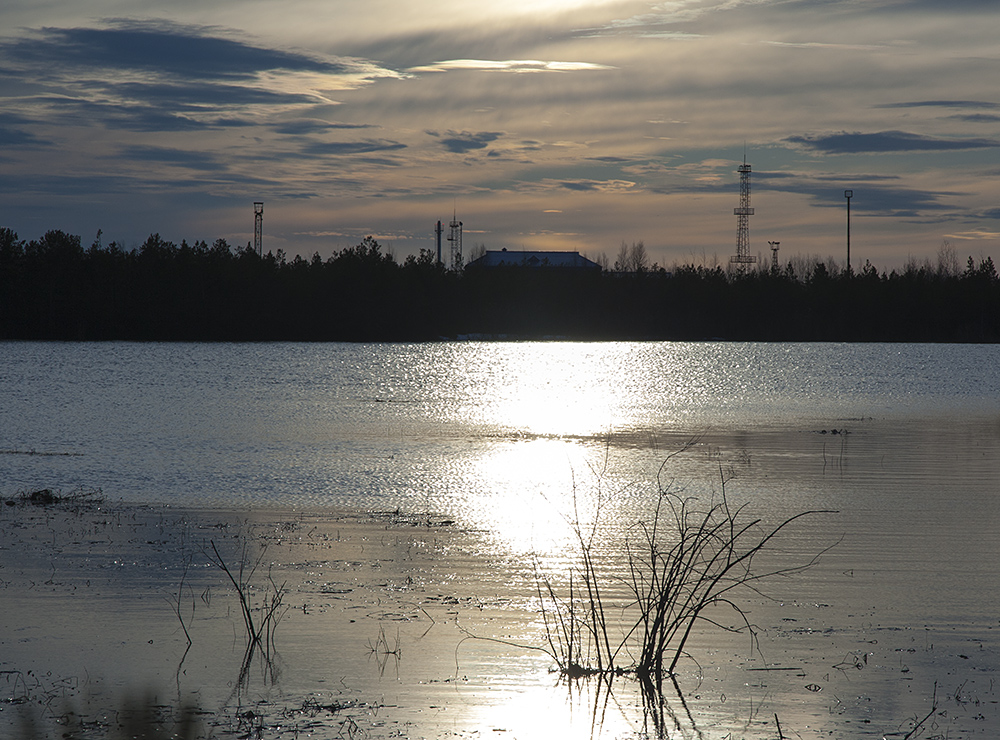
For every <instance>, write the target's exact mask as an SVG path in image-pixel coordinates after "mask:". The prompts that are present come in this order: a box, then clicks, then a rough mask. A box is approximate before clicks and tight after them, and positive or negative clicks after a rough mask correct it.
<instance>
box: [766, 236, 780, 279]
mask: <svg viewBox="0 0 1000 740" xmlns="http://www.w3.org/2000/svg"><path fill="white" fill-rule="evenodd" d="M768 244H770V245H771V272H773V273H774V274H775V275H777V274H778V245H779V244H781V242H768Z"/></svg>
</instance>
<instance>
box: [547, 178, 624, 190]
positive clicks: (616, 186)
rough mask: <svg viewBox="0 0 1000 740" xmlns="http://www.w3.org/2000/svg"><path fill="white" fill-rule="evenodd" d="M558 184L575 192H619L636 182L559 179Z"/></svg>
mask: <svg viewBox="0 0 1000 740" xmlns="http://www.w3.org/2000/svg"><path fill="white" fill-rule="evenodd" d="M558 185H559V187H562V188H565V189H566V190H573V191H575V192H600V193H620V192H623V191H626V190H631V189H633V188H634V187H635V185H636V184H635V183H634V182H632V181H631V180H560V181H559V182H558Z"/></svg>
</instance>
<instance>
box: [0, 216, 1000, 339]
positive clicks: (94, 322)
mask: <svg viewBox="0 0 1000 740" xmlns="http://www.w3.org/2000/svg"><path fill="white" fill-rule="evenodd" d="M462 337H481V338H507V339H543V338H563V339H576V340H616V339H621V340H625V339H628V340H647V339H649V340H654V339H655V340H708V339H721V340H739V341H743V340H757V341H838V342H876V341H878V342H883V341H884V342H996V341H998V340H1000V280H998V277H997V272H996V268H995V265H994V264H993V261H992V259H991V258H989V257H986V258H984V259H981V260H979V261H978V262H977V261H976V260H973V258H972V257H969V258H968V261H967V263H966V265H965V266H964V268H960V267H959V265H958V262H957V260H956V259H954V255H953V253H952V258H951V260H950V261H949V260H940V259H939V261H938V264H937V265H932V264H931V263H930V262H929V261H927V262H925V263H923V264H919V263H917V262H915V261H911V262H910V263H909V264H908V265H907V266H906V267H905V268H904V269H902V270H900V271H896V270H892V271H890V272H885V271H883V272H881V273H880V272H878V271H877V270H876V269H875V268H874V267H873V266H872V265H871V264H870V263H866V264H865V266H864V267H863V268H862V269H861V270H859V271H857V272H853V273H852V272H848V271H847V270H844V269H839V268H837V267H836V266H828V265H827V263H824V262H820V261H815V262H814V263H812V264H810V265H808V266H807V267H801V266H800V268H799V269H796V268H795V267H794V266H793V264H792V263H791V262H789V263H788V264H787V265H785V266H784V267H782V268H780V269H777V270H774V269H767V267H764V266H755V269H751V270H747V271H744V272H736V271H731V270H726V269H724V268H723V267H722V266H721V265H719V266H714V267H706V266H695V265H680V266H675V267H673V268H672V269H670V270H669V271H668V270H665V269H663V268H660V267H658V266H655V265H654V266H651V267H645V266H644V265H640V267H639V269H631V270H626V269H608V270H575V269H562V268H544V267H542V268H527V267H503V268H489V269H485V268H484V269H475V268H474V267H470V268H466V269H465V270H449V269H445V268H444V267H443V266H442V265H440V264H437V261H436V259H435V258H434V255H433V253H432V252H431V251H430V250H421V252H420V255H419V256H412V255H411V256H409V257H407V258H406V259H405V260H404V261H403V262H402V263H400V262H398V261H397V260H396V259H395V258H394V257H393V256H392V255H391V254H390V253H388V252H387V251H385V250H383V248H382V246H381V245H380V244H379V243H378V242H377V241H376V240H375V239H373V238H372V237H366V238H365V239H364V240H362V241H361V243H359V244H358V245H356V246H353V247H348V248H346V249H342V250H341V251H339V252H337V253H335V254H333V255H332V256H330V257H329V258H328V259H325V260H324V259H322V258H321V257H320V256H319V255H318V254H316V255H314V256H313V258H312V259H311V260H307V259H303V258H302V257H299V256H296V257H295V258H294V259H291V260H289V259H287V258H286V256H285V255H284V254H283V253H282V252H281V251H279V252H278V253H277V254H273V253H270V252H269V253H267V254H264V255H263V256H260V255H258V254H257V252H256V251H254V250H253V249H252V248H250V247H249V246H247V247H245V248H244V247H240V248H236V249H234V248H232V247H231V246H230V245H229V244H228V243H227V242H226V241H225V240H224V239H218V240H216V241H215V242H214V243H213V244H211V245H209V244H208V243H206V242H204V241H197V242H195V243H194V244H188V243H187V242H186V241H182V242H181V243H180V244H179V245H178V244H174V243H172V242H169V241H165V240H163V239H161V238H160V236H159V235H158V234H153V235H151V236H150V237H149V238H148V239H146V241H145V242H144V243H143V244H142V245H141V246H139V247H137V248H135V249H124V248H123V247H122V246H121V245H119V244H117V243H115V242H110V243H108V244H106V245H105V244H102V243H101V241H100V233H99V234H98V238H97V239H95V241H94V243H93V244H91V245H90V246H89V247H84V246H83V245H82V243H81V239H80V237H79V236H75V235H72V234H67V233H65V232H62V231H49V232H47V233H46V234H45V235H44V236H42V237H41V238H40V239H35V240H30V241H25V240H21V239H19V238H18V235H17V234H16V233H15V232H13V231H12V230H10V229H6V228H0V339H4V340H29V339H30V340H70V341H75V340H137V341H359V342H360V341H436V340H441V339H455V338H462Z"/></svg>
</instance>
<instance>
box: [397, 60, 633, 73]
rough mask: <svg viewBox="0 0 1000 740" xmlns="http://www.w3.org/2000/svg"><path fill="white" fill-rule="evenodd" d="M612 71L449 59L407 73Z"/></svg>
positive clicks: (529, 62)
mask: <svg viewBox="0 0 1000 740" xmlns="http://www.w3.org/2000/svg"><path fill="white" fill-rule="evenodd" d="M602 69H614V67H609V66H607V65H605V64H593V63H591V62H542V61H538V60H536V59H508V60H506V61H489V60H485V59H451V60H448V61H445V62H434V63H433V64H426V65H423V66H420V67H411V68H410V69H408V70H407V71H408V72H411V73H417V72H448V71H451V70H483V71H488V72H516V73H525V72H580V71H593V70H602Z"/></svg>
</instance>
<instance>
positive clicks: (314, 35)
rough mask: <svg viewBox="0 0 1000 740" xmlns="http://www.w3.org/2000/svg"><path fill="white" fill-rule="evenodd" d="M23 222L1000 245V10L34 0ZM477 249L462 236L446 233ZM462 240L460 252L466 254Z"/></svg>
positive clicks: (755, 251) (689, 244) (303, 241)
mask: <svg viewBox="0 0 1000 740" xmlns="http://www.w3.org/2000/svg"><path fill="white" fill-rule="evenodd" d="M0 28H2V29H4V30H3V31H0V226H4V227H7V228H11V229H13V230H15V231H16V232H18V234H19V236H20V237H21V238H23V239H30V238H37V237H39V236H41V235H42V234H44V233H45V231H47V230H49V229H62V230H64V231H68V232H71V233H74V234H79V235H81V237H82V239H83V243H84V244H85V245H89V244H90V243H91V242H93V241H94V240H95V238H97V232H98V230H101V232H102V233H101V236H100V239H101V241H102V243H105V244H106V243H108V242H110V241H111V240H115V241H117V242H119V243H120V244H122V245H123V246H125V247H126V248H129V247H134V246H136V245H139V244H141V243H142V242H143V241H144V240H145V239H146V237H147V236H148V235H149V234H151V233H158V234H160V235H161V237H162V238H164V239H168V240H171V241H174V242H178V243H179V242H180V241H181V240H182V239H186V240H187V241H189V242H193V241H195V240H199V239H204V240H206V241H208V242H209V243H211V242H212V241H214V240H215V239H218V238H224V239H226V240H228V241H229V242H230V244H232V245H234V246H243V245H246V244H247V243H248V242H250V241H252V240H253V232H254V206H253V204H254V202H255V201H261V202H263V203H264V214H263V246H264V250H265V251H274V252H277V250H279V249H281V250H284V251H285V253H286V254H287V255H288V256H289V257H292V256H294V255H303V256H304V257H307V258H308V257H311V256H312V255H313V254H314V253H319V254H320V255H321V256H322V257H324V258H325V257H328V256H329V255H330V254H332V253H334V252H336V251H339V250H340V249H343V248H345V247H348V246H352V245H354V244H357V243H359V242H360V241H361V239H362V238H364V237H365V236H367V235H373V236H375V237H376V238H377V239H378V240H379V241H380V242H381V243H382V244H383V245H384V246H385V247H386V248H387V249H390V250H391V251H392V253H393V254H394V255H396V257H397V258H398V259H400V261H402V259H404V258H405V257H406V256H407V255H410V254H418V253H419V252H420V250H421V249H435V237H434V226H435V223H436V222H437V221H438V220H440V221H443V222H444V224H445V229H446V231H447V224H448V222H449V221H450V220H451V219H452V218H453V217H457V219H458V220H460V221H462V223H463V230H464V235H463V236H464V248H465V252H466V254H468V253H469V252H470V250H472V249H473V248H474V247H475V246H477V245H482V246H485V247H486V248H487V249H501V248H507V249H529V250H535V249H537V250H571V251H579V252H581V253H583V254H585V255H587V256H589V257H591V258H598V257H600V255H601V254H604V255H606V256H608V257H609V258H610V260H611V261H612V262H613V260H614V257H615V255H616V253H617V251H618V248H619V245H620V244H621V243H622V242H627V243H629V244H631V243H632V242H637V241H642V242H643V243H644V244H645V246H646V250H647V252H648V254H649V256H650V258H651V259H652V260H653V261H655V262H657V263H659V264H660V265H664V266H670V265H672V264H675V263H692V262H693V263H703V262H707V263H714V261H716V260H718V261H719V262H722V263H726V262H728V260H729V257H730V256H731V255H733V254H735V252H736V241H737V218H736V216H734V215H733V209H734V208H735V207H737V206H739V192H740V177H739V173H738V172H737V167H739V165H741V164H742V163H743V161H744V157H745V160H746V162H747V163H748V164H750V165H751V168H752V175H751V188H752V195H751V206H752V207H753V208H754V211H755V212H754V215H753V216H751V217H750V219H749V224H750V227H749V228H750V254H752V255H760V256H761V257H762V258H763V259H766V260H770V248H769V245H768V242H770V241H776V242H779V245H780V246H779V249H780V251H779V257H780V259H781V260H782V262H784V261H785V260H786V259H791V258H792V257H793V256H795V255H799V256H816V257H820V258H826V257H828V256H832V257H833V258H835V259H837V260H841V261H843V260H844V259H845V257H846V232H847V200H846V198H845V197H844V191H845V190H847V189H850V190H852V191H853V197H852V198H851V201H850V214H851V260H852V266H853V267H855V269H857V268H858V267H859V266H861V265H862V264H863V263H864V261H865V260H866V259H867V260H870V261H871V262H872V263H873V264H875V265H876V266H877V267H879V268H880V269H885V268H893V267H898V266H902V265H904V264H906V263H907V261H908V260H911V259H917V260H921V261H922V260H924V259H929V260H931V261H936V259H937V255H938V253H939V251H940V250H941V248H942V245H944V244H945V243H946V242H947V243H948V244H950V245H951V247H953V248H954V250H955V252H956V253H957V255H958V258H959V261H960V263H961V264H962V265H964V262H965V259H966V257H968V256H970V255H971V256H973V257H974V258H975V259H977V260H979V259H982V258H984V257H985V256H991V257H992V258H993V259H994V261H997V260H998V259H1000V83H998V82H997V80H1000V41H997V38H996V30H997V28H1000V5H998V4H997V3H996V2H995V0H949V2H947V3H946V2H941V1H940V0H673V1H668V2H632V1H630V0H604V1H600V0H599V1H592V2H583V1H576V0H531V1H530V2H529V1H527V0H506V1H505V2H497V3H471V2H468V0H436V1H435V2H433V3H432V2H427V1H426V0H281V2H274V1H271V2H268V1H265V0H259V1H257V2H249V1H244V0H171V2H169V3H163V2H159V1H157V2H152V1H151V0H77V1H76V2H73V3H66V2H62V1H61V0H6V2H4V3H3V4H2V7H0ZM445 244H446V245H447V242H445ZM445 252H446V253H447V247H446V248H445Z"/></svg>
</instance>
